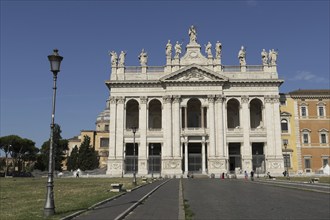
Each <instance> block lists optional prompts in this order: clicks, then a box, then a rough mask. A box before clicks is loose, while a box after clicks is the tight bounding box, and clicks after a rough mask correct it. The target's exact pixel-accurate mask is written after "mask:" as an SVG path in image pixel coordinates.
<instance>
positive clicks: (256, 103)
mask: <svg viewBox="0 0 330 220" xmlns="http://www.w3.org/2000/svg"><path fill="white" fill-rule="evenodd" d="M250 124H251V128H259V127H261V126H262V102H261V101H260V100H259V99H253V100H252V101H251V102H250Z"/></svg>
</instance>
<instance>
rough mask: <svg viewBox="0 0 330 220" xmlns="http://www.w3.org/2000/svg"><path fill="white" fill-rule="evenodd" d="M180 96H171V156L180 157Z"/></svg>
mask: <svg viewBox="0 0 330 220" xmlns="http://www.w3.org/2000/svg"><path fill="white" fill-rule="evenodd" d="M179 113H180V96H173V123H172V125H173V156H174V157H175V158H181V157H180V147H181V146H180V115H179Z"/></svg>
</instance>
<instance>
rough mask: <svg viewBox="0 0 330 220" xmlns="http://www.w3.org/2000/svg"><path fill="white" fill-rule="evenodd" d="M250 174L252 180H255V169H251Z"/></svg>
mask: <svg viewBox="0 0 330 220" xmlns="http://www.w3.org/2000/svg"><path fill="white" fill-rule="evenodd" d="M250 175H251V181H253V180H254V178H253V176H254V171H253V170H251V173H250Z"/></svg>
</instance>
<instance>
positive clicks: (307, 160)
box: [305, 158, 311, 169]
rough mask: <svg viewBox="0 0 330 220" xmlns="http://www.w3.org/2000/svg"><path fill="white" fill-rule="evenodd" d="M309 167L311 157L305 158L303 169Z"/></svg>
mask: <svg viewBox="0 0 330 220" xmlns="http://www.w3.org/2000/svg"><path fill="white" fill-rule="evenodd" d="M310 168H311V159H310V158H305V169H310Z"/></svg>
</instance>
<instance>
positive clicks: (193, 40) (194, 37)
mask: <svg viewBox="0 0 330 220" xmlns="http://www.w3.org/2000/svg"><path fill="white" fill-rule="evenodd" d="M188 34H189V37H190V43H196V41H197V32H196V28H195V27H194V25H191V26H190V28H189V32H188Z"/></svg>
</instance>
